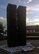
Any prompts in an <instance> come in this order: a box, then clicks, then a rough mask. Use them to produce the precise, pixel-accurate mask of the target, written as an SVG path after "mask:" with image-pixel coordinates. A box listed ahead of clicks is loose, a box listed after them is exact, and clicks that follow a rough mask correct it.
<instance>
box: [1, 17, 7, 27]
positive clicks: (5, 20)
mask: <svg viewBox="0 0 39 54" xmlns="http://www.w3.org/2000/svg"><path fill="white" fill-rule="evenodd" d="M0 22H1V23H2V24H3V25H4V26H6V25H7V18H4V17H0Z"/></svg>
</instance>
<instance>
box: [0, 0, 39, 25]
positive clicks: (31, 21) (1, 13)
mask: <svg viewBox="0 0 39 54" xmlns="http://www.w3.org/2000/svg"><path fill="white" fill-rule="evenodd" d="M8 3H11V4H16V5H17V6H19V5H22V6H26V10H27V12H26V25H39V0H0V19H3V20H5V19H6V18H7V17H6V15H7V12H6V10H7V9H6V8H7V5H8Z"/></svg>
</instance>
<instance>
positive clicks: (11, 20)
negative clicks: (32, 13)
mask: <svg viewBox="0 0 39 54" xmlns="http://www.w3.org/2000/svg"><path fill="white" fill-rule="evenodd" d="M16 19H17V20H16ZM17 27H18V29H17ZM7 44H8V46H9V47H15V46H23V45H26V7H24V6H19V7H18V8H17V6H16V5H13V4H8V6H7Z"/></svg>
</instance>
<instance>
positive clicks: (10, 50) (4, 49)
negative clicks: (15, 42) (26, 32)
mask: <svg viewBox="0 0 39 54" xmlns="http://www.w3.org/2000/svg"><path fill="white" fill-rule="evenodd" d="M33 48H35V47H34V46H33V45H32V44H31V43H27V44H26V45H25V46H18V47H8V46H7V45H0V51H2V53H3V52H6V53H7V54H11V53H14V52H18V51H31V50H33Z"/></svg>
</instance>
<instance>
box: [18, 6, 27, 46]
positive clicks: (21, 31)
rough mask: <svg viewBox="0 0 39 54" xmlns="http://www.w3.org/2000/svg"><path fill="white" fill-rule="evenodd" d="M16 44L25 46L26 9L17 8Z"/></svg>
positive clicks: (22, 7)
mask: <svg viewBox="0 0 39 54" xmlns="http://www.w3.org/2000/svg"><path fill="white" fill-rule="evenodd" d="M17 12H18V42H19V45H20V46H23V45H26V7H24V6H19V7H18V11H17Z"/></svg>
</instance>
